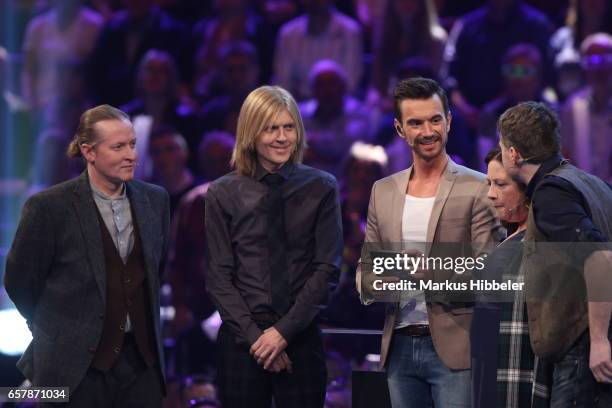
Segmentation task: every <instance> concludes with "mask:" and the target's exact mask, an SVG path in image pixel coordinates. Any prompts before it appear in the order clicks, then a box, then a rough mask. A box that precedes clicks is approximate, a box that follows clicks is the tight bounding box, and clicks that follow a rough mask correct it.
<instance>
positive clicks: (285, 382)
mask: <svg viewBox="0 0 612 408" xmlns="http://www.w3.org/2000/svg"><path fill="white" fill-rule="evenodd" d="M217 347H218V354H217V358H218V364H217V382H218V385H219V396H220V399H221V404H222V405H223V408H247V407H248V408H270V407H271V403H272V399H274V404H275V405H274V406H275V407H276V408H292V407H296V408H322V407H323V404H324V402H325V386H326V383H327V369H326V367H325V354H324V352H323V343H322V341H321V334H320V331H319V328H318V327H317V326H316V325H315V324H313V325H311V326H310V327H309V328H307V329H306V330H304V331H303V332H302V333H299V334H298V335H297V336H296V337H295V338H294V339H293V340H292V341H291V343H290V344H289V346H288V347H287V349H286V350H285V351H286V352H287V355H288V356H289V359H290V360H291V362H292V364H293V372H292V373H291V374H288V373H287V372H286V371H283V372H281V373H278V374H275V373H271V372H268V371H266V370H264V369H263V367H261V366H259V365H258V364H257V361H256V360H255V359H254V358H253V356H251V355H250V353H249V346H247V345H246V344H244V343H242V342H240V341H238V339H237V338H236V336H235V335H234V333H233V332H232V331H231V330H230V329H229V328H228V327H227V325H225V324H223V325H222V326H221V329H220V331H219V336H218V338H217Z"/></svg>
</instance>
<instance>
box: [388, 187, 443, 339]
mask: <svg viewBox="0 0 612 408" xmlns="http://www.w3.org/2000/svg"><path fill="white" fill-rule="evenodd" d="M435 200H436V197H426V198H421V197H414V196H411V195H408V194H406V202H405V204H404V212H403V214H402V246H403V247H404V248H405V249H416V250H418V251H421V252H423V251H425V243H426V241H427V227H428V225H429V218H430V217H431V210H432V208H433V205H434V201H435ZM412 324H429V319H428V317H427V307H426V306H425V295H424V294H423V291H404V292H403V293H402V298H401V301H400V313H399V314H398V316H397V321H396V322H395V328H396V329H399V328H402V327H406V326H409V325H412Z"/></svg>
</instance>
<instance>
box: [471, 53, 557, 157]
mask: <svg viewBox="0 0 612 408" xmlns="http://www.w3.org/2000/svg"><path fill="white" fill-rule="evenodd" d="M542 69H543V65H542V54H541V53H540V50H539V49H538V48H537V47H536V46H534V45H532V44H528V43H521V44H516V45H514V46H512V47H511V48H510V49H509V50H508V51H507V52H506V53H505V54H504V57H503V60H502V66H501V74H502V80H503V92H502V94H501V95H500V96H499V97H497V98H495V99H493V100H492V101H490V102H489V103H487V104H486V105H484V106H483V108H482V112H481V114H480V118H479V127H478V157H479V160H478V164H479V165H480V166H482V164H483V163H484V159H485V156H486V154H487V152H489V151H490V150H491V148H493V147H494V146H495V145H496V143H497V119H498V118H499V116H500V115H501V114H502V113H504V111H505V110H506V109H508V108H509V107H511V106H514V105H516V104H517V103H519V102H524V101H544V102H545V103H547V104H548V105H549V106H553V107H554V102H552V101H549V100H548V98H547V96H546V95H545V93H544V92H543V91H544V84H543V82H542Z"/></svg>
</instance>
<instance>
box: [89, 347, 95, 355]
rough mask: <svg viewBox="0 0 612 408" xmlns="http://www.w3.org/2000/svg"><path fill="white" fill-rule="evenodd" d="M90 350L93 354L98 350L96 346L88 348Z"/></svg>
mask: <svg viewBox="0 0 612 408" xmlns="http://www.w3.org/2000/svg"><path fill="white" fill-rule="evenodd" d="M88 351H89V352H90V353H91V354H93V353H95V352H96V348H95V347H90V348H89V349H88Z"/></svg>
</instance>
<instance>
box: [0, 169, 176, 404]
mask: <svg viewBox="0 0 612 408" xmlns="http://www.w3.org/2000/svg"><path fill="white" fill-rule="evenodd" d="M126 186H127V195H128V198H129V200H130V204H131V206H132V211H133V214H134V215H135V223H136V226H137V227H138V229H139V231H140V236H141V239H142V247H143V255H144V261H145V265H146V272H145V273H146V278H147V279H146V280H147V286H148V291H149V298H150V300H151V310H152V311H153V322H154V327H155V334H156V340H157V352H158V361H159V362H160V364H159V367H160V371H161V374H162V378H163V361H164V360H163V354H162V343H161V336H160V320H159V284H160V274H161V271H162V267H163V259H164V255H165V253H166V250H167V247H168V237H169V219H170V207H169V199H168V193H167V192H166V191H165V190H164V189H162V188H161V187H157V186H154V185H151V184H147V183H143V182H140V181H130V182H127V183H126ZM4 284H5V287H6V291H7V293H8V294H9V296H10V298H11V300H13V302H14V303H15V306H16V307H17V309H18V310H19V312H20V313H21V314H22V315H23V316H24V317H25V318H26V320H27V322H28V326H29V327H30V330H31V331H32V336H33V339H32V342H31V343H30V345H29V346H28V348H27V350H26V351H25V352H24V354H23V356H22V357H21V359H20V360H19V362H18V363H17V367H18V368H19V369H20V370H21V372H22V373H23V374H24V376H25V377H26V378H28V379H29V380H30V381H31V382H32V383H33V384H34V385H36V386H68V387H70V390H71V392H72V391H73V390H74V389H75V388H76V387H77V386H78V384H79V383H80V382H81V380H82V379H83V377H84V376H85V373H86V372H87V369H88V368H89V366H90V365H91V362H92V359H93V356H94V352H95V348H96V346H97V345H98V341H99V340H100V336H101V335H102V327H103V324H104V320H103V318H104V311H105V302H106V268H105V260H104V252H103V248H102V236H101V233H100V226H99V222H98V217H97V216H96V204H95V202H94V200H93V197H92V193H91V188H90V185H89V180H88V176H87V172H83V174H81V176H79V177H77V178H75V179H72V180H69V181H66V182H64V183H61V184H58V185H56V186H54V187H51V188H49V189H48V190H45V191H42V192H40V193H38V194H35V195H33V196H32V197H30V198H29V199H28V200H27V202H26V203H25V206H24V208H23V211H22V215H21V220H20V223H19V227H18V229H17V233H16V235H15V239H14V241H13V245H12V247H11V250H10V252H9V254H8V258H7V263H6V273H5V276H4Z"/></svg>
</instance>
